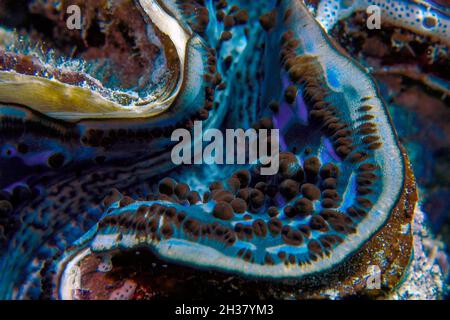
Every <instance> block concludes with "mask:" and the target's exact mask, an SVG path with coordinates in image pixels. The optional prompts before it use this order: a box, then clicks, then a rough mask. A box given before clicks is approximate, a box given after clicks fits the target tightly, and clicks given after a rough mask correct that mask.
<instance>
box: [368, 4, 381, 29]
mask: <svg viewBox="0 0 450 320" xmlns="http://www.w3.org/2000/svg"><path fill="white" fill-rule="evenodd" d="M366 13H367V15H368V17H367V22H366V25H367V29H369V30H373V29H377V30H380V29H381V8H380V7H379V6H377V5H370V6H368V7H367V9H366Z"/></svg>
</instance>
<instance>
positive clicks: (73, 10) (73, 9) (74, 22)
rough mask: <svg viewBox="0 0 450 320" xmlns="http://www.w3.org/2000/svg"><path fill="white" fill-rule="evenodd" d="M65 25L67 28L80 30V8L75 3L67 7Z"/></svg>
mask: <svg viewBox="0 0 450 320" xmlns="http://www.w3.org/2000/svg"><path fill="white" fill-rule="evenodd" d="M66 13H67V14H68V17H67V20H66V26H67V28H68V29H69V30H81V9H80V7H79V6H77V5H76V4H73V5H70V6H68V7H67V10H66Z"/></svg>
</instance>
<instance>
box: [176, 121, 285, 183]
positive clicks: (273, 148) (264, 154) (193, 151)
mask: <svg viewBox="0 0 450 320" xmlns="http://www.w3.org/2000/svg"><path fill="white" fill-rule="evenodd" d="M171 140H172V141H178V143H177V144H176V145H175V146H174V147H173V149H172V153H171V158H172V162H173V163H174V164H177V165H180V164H202V163H205V164H257V163H260V164H261V175H274V174H276V173H277V172H278V168H279V150H280V149H279V140H280V138H279V130H278V129H270V130H268V129H259V130H255V129H247V130H245V131H244V130H243V129H226V130H225V136H224V134H223V133H222V131H220V130H218V129H206V130H205V131H204V130H203V126H202V122H201V121H195V122H194V129H193V136H191V132H190V131H189V130H187V129H176V130H175V131H173V133H172V137H171ZM204 142H207V143H208V144H207V145H206V147H205V148H203V147H204ZM269 149H270V150H269Z"/></svg>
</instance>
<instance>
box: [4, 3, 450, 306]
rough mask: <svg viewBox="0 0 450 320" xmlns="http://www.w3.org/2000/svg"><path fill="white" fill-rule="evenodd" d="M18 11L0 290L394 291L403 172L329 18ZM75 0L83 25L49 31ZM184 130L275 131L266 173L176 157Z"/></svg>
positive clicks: (400, 152)
mask: <svg viewBox="0 0 450 320" xmlns="http://www.w3.org/2000/svg"><path fill="white" fill-rule="evenodd" d="M400 3H403V1H402V2H400ZM20 4H21V5H22V6H21V8H20V10H23V11H21V13H22V15H23V19H22V20H21V21H19V22H17V21H8V19H6V16H7V15H5V16H2V19H1V20H0V26H1V27H2V29H1V31H0V32H1V35H2V40H1V41H0V44H2V45H3V49H0V136H1V139H2V147H1V148H2V150H1V151H2V154H1V157H0V165H1V168H2V177H1V178H2V179H1V183H2V185H1V186H2V189H3V191H2V193H1V195H0V196H1V200H0V201H1V202H0V204H1V205H0V210H1V211H0V213H1V219H2V220H1V225H0V226H1V229H0V236H2V243H1V252H2V255H1V258H0V268H1V270H2V271H3V272H2V273H1V274H0V297H1V298H7V299H12V298H13V299H25V298H31V299H37V298H41V299H49V298H54V299H83V298H86V299H99V298H101V299H103V298H154V297H179V296H183V295H186V294H189V295H190V297H210V296H211V295H212V294H214V295H218V296H232V295H235V294H239V295H242V296H247V297H249V296H252V297H255V296H257V297H277V298H289V297H295V298H317V297H329V298H343V297H348V296H353V295H356V296H366V295H367V296H371V297H390V296H392V294H393V292H394V291H395V290H397V289H398V287H399V286H401V284H402V282H403V281H405V279H407V276H408V272H409V271H408V270H410V262H411V259H412V256H413V255H412V251H413V225H414V211H415V207H416V202H417V194H416V185H415V180H414V176H413V172H412V168H411V164H410V162H409V160H408V156H407V154H406V151H405V149H404V148H403V146H402V145H401V143H400V141H399V138H398V136H397V133H396V130H395V128H394V125H393V123H392V120H391V118H390V115H389V113H388V109H387V105H386V103H385V101H384V100H383V98H382V96H381V94H380V92H379V90H378V87H377V84H376V81H375V80H374V79H373V78H372V75H371V74H370V73H369V72H368V71H367V69H366V68H364V67H363V66H362V65H361V64H360V63H359V62H357V61H356V60H355V59H354V58H352V57H351V56H350V55H349V54H348V53H347V52H346V51H345V50H344V49H343V48H342V47H341V46H340V45H339V44H338V43H337V42H336V41H334V40H333V39H332V38H331V37H330V35H329V34H328V33H327V30H326V29H324V28H323V26H324V25H325V26H327V25H328V26H330V28H331V26H332V25H334V23H335V22H334V20H333V19H330V20H327V18H326V17H325V18H320V11H317V12H319V13H318V15H319V17H318V18H317V19H316V17H315V16H314V15H313V13H311V12H310V9H311V8H308V6H309V5H308V6H307V5H306V4H305V3H304V2H303V1H300V0H278V1H265V2H264V3H263V4H262V3H256V2H251V3H249V2H248V1H228V2H227V1H224V0H220V1H211V0H205V1H193V0H186V1H172V0H139V1H131V0H122V1H107V0H104V1H93V0H92V1H87V2H81V1H75V0H74V1H67V3H66V2H63V3H62V4H61V3H60V2H57V1H38V0H36V1H24V2H20ZM71 4H77V5H79V6H80V7H81V8H82V14H83V16H84V17H85V19H83V28H82V30H78V31H77V30H72V31H70V32H69V31H68V30H64V29H63V28H64V26H62V27H61V23H62V24H64V23H65V19H66V18H67V16H66V13H65V12H66V11H65V8H66V7H65V6H68V5H71ZM0 6H4V7H5V8H13V6H12V4H11V3H10V2H9V1H3V2H0ZM309 7H310V6H309ZM319 8H321V7H320V5H319ZM313 9H314V8H313ZM313 11H314V10H313ZM6 12H7V10H6ZM124 12H129V14H128V15H127V14H124ZM317 12H316V13H317ZM39 19H41V20H39ZM42 19H43V20H44V21H46V22H47V23H49V26H48V27H47V28H44V30H42V29H36V25H35V23H36V21H42ZM323 19H325V20H326V21H328V24H326V23H324V22H323ZM12 28H15V31H11V29H12ZM413 28H415V27H414V26H413ZM439 30H441V29H439ZM442 30H443V29H442ZM442 30H441V31H439V32H437V33H436V35H435V36H436V37H441V38H446V37H447V34H446V33H445V32H444V31H442ZM50 39H51V40H50ZM99 39H100V40H99ZM446 39H448V38H446ZM33 41H38V43H39V44H40V45H38V46H35V47H33V46H32V43H33ZM71 42H72V43H73V42H75V43H77V44H78V45H79V47H76V48H74V49H73V50H71V51H70V50H69V51H70V52H69V53H68V50H67V46H68V43H71ZM44 45H46V46H48V45H49V46H50V47H53V51H52V55H48V54H47V53H46V52H47V51H46V50H47V49H44V50H43V49H42V48H41V47H42V46H44ZM42 51H44V52H42ZM123 59H127V60H123ZM195 121H202V122H203V127H205V128H213V129H219V130H222V131H224V130H225V129H229V128H244V129H247V128H255V129H273V128H277V129H279V131H280V155H279V159H280V168H279V172H278V173H277V174H275V175H271V176H265V175H263V174H261V164H258V163H252V164H248V165H246V164H234V165H230V164H222V165H214V164H210V165H207V164H202V165H182V166H175V165H174V164H173V163H172V161H171V159H170V153H171V148H172V147H173V145H174V142H173V141H171V135H172V132H173V131H174V130H175V129H177V128H186V129H189V130H190V129H192V128H193V125H194V122H195ZM372 267H376V268H377V269H378V270H379V273H380V286H379V287H377V288H369V287H368V285H367V281H368V279H369V278H371V274H370V271H369V270H371V268H372Z"/></svg>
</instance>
